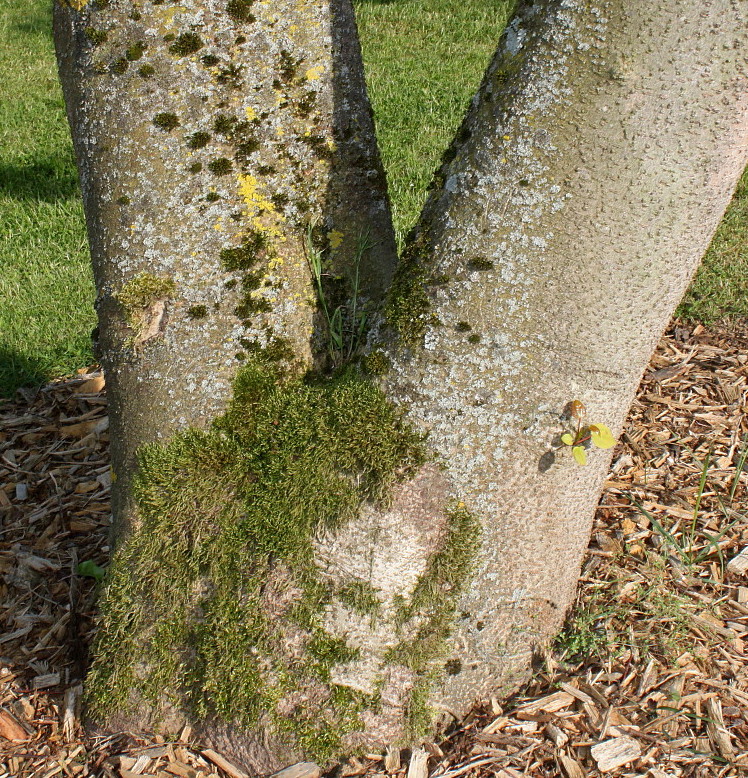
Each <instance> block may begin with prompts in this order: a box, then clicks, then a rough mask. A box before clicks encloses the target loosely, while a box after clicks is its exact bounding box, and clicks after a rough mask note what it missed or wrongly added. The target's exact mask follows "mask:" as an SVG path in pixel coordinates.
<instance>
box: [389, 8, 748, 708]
mask: <svg viewBox="0 0 748 778" xmlns="http://www.w3.org/2000/svg"><path fill="white" fill-rule="evenodd" d="M747 51H748V7H747V6H746V4H745V3H741V2H737V1H736V0H725V1H724V2H723V1H722V0H719V1H716V2H685V1H681V2H672V3H660V2H654V1H653V2H646V1H644V0H642V1H640V2H635V3H631V2H581V1H579V2H578V1H577V0H563V1H562V2H542V3H529V4H525V5H524V6H522V7H521V8H520V9H519V11H518V13H517V15H516V17H515V19H514V20H513V22H512V23H511V24H510V25H509V27H508V29H507V31H506V32H505V35H504V38H503V41H502V44H501V47H500V50H499V52H498V55H497V57H496V58H495V60H494V62H493V63H492V65H491V66H490V68H489V70H488V72H487V75H486V77H485V80H484V82H483V84H482V87H481V89H480V91H479V93H478V95H477V96H476V98H475V99H474V101H473V104H472V108H471V110H470V112H469V115H468V117H467V119H466V121H465V123H464V125H463V127H462V129H461V130H460V132H459V134H458V137H457V140H456V142H455V143H454V145H453V147H452V148H451V150H450V153H449V156H451V157H453V159H452V160H451V161H449V162H448V163H447V164H445V165H444V167H443V168H442V170H441V173H440V177H439V179H438V181H437V185H438V189H437V190H436V191H434V192H433V193H432V195H431V198H430V200H429V202H428V204H427V206H426V208H425V211H424V216H423V219H422V221H421V224H420V226H419V228H418V231H417V233H416V234H415V235H414V236H413V237H412V240H411V243H410V245H409V246H408V247H407V248H406V252H405V261H404V263H403V265H402V267H401V269H400V271H399V275H398V278H396V282H395V283H396V289H398V290H399V291H398V295H399V296H396V306H395V311H394V312H395V320H396V322H397V323H398V324H399V326H400V342H401V344H402V341H403V340H405V341H407V340H408V339H409V337H410V340H411V341H412V345H411V347H410V348H403V347H402V345H395V346H393V347H391V348H390V349H389V355H390V358H391V360H392V363H393V367H392V370H391V371H390V373H389V375H388V376H387V378H386V380H385V385H386V389H387V391H388V394H389V396H390V397H395V398H397V400H398V402H399V403H401V404H402V406H403V407H405V408H407V409H408V418H409V419H411V420H412V421H413V422H414V423H416V424H417V425H418V426H419V428H421V429H423V430H424V431H428V433H429V443H430V444H431V446H433V447H434V449H435V450H436V451H438V453H439V455H440V456H441V458H442V460H443V462H444V463H445V464H446V467H447V472H448V474H449V477H450V479H451V481H452V483H453V484H454V485H455V489H456V490H459V493H460V496H461V498H462V499H463V500H465V502H466V503H467V504H468V506H469V508H470V509H471V510H474V511H476V512H477V513H478V514H479V515H480V516H481V517H482V518H483V536H482V550H481V554H480V560H479V565H478V568H477V571H476V574H475V577H474V580H473V583H472V585H471V586H470V588H469V591H467V592H466V593H465V594H464V596H463V597H462V599H461V600H460V604H459V612H460V614H461V618H460V619H458V620H457V622H456V627H455V630H454V632H453V634H452V636H451V638H450V645H451V650H450V652H449V653H448V654H447V655H446V657H445V658H446V659H447V660H453V661H455V662H456V661H458V660H459V662H460V663H461V672H459V673H455V674H453V675H447V676H446V677H445V679H444V682H443V683H442V684H441V685H440V686H439V687H438V688H436V689H435V692H434V697H433V699H434V700H435V701H438V702H440V703H441V704H446V706H447V707H448V708H450V709H452V710H454V711H458V712H464V711H465V710H466V709H467V706H469V704H470V700H471V699H474V698H475V697H482V696H486V695H488V694H492V693H495V692H496V691H497V689H501V688H509V687H511V686H512V685H514V684H515V683H516V681H517V679H518V678H521V677H522V676H523V675H524V674H525V673H526V672H527V670H528V667H529V663H530V659H531V654H532V652H533V650H534V649H535V648H536V647H537V646H540V645H542V644H543V642H544V641H546V640H547V638H548V635H550V634H552V633H553V632H554V631H556V630H557V629H558V628H559V627H560V625H561V623H562V619H563V618H564V615H565V612H566V610H567V608H568V606H569V604H570V603H571V602H572V599H573V593H574V588H575V582H576V579H577V576H578V571H579V565H580V561H581V555H582V553H583V549H584V548H586V544H587V540H588V534H589V530H590V522H591V519H592V514H593V510H594V507H595V504H596V502H597V497H598V494H599V489H600V487H601V484H602V480H603V478H604V475H605V472H606V469H607V466H608V463H609V457H608V456H606V454H605V453H604V452H597V453H593V454H591V456H590V463H589V464H588V465H587V466H586V467H579V466H577V465H576V464H575V463H574V462H573V461H572V459H571V457H570V456H568V452H567V455H566V456H564V455H563V454H562V455H554V450H553V449H554V443H558V435H559V433H560V432H562V430H563V425H562V424H560V419H561V416H562V414H563V410H564V407H565V406H566V405H567V403H569V402H570V401H572V400H575V399H579V400H581V401H583V402H584V404H585V405H586V406H587V409H588V420H589V421H590V422H602V423H605V424H607V425H609V426H610V427H612V428H613V429H614V430H617V429H620V427H621V424H622V422H623V419H624V417H625V413H626V411H627V409H628V407H629V404H630V402H631V399H632V397H633V394H634V391H635V389H636V386H637V384H638V382H639V380H640V377H641V373H642V371H643V369H644V367H645V366H646V363H647V360H648V358H649V356H650V354H651V352H652V350H653V348H654V346H655V344H656V342H657V339H658V338H659V336H660V334H661V332H662V331H663V329H664V327H665V326H666V323H667V321H668V319H669V317H670V316H671V315H672V312H673V310H674V308H675V305H676V304H677V303H678V301H679V300H680V298H681V296H682V295H683V293H684V291H685V289H686V286H687V284H688V282H689V280H690V278H691V276H692V274H693V273H694V271H695V269H696V267H697V265H698V263H699V260H700V259H701V257H702V255H703V253H704V251H705V249H706V247H707V246H708V243H709V240H710V238H711V236H712V234H713V231H714V230H715V228H716V226H717V224H718V223H719V219H720V218H721V216H722V214H723V212H724V209H725V208H726V206H727V203H728V202H729V198H730V196H731V194H732V192H733V189H734V186H735V184H736V182H737V180H738V177H739V175H740V173H741V171H742V170H743V168H744V166H745V164H746V154H747V152H748V143H747V142H748V79H746V72H747V71H746V67H745V65H746V61H747V60H746V52H747ZM413 279H415V281H416V283H415V284H414V282H413ZM421 283H425V284H426V288H427V294H426V295H422V294H419V293H418V289H419V288H420V287H418V286H417V285H416V284H421ZM414 288H415V289H416V291H415V292H414V291H413V289H414ZM408 305H410V309H408V307H407V306H408ZM414 334H415V337H411V336H413V335H414ZM554 460H555V461H554Z"/></svg>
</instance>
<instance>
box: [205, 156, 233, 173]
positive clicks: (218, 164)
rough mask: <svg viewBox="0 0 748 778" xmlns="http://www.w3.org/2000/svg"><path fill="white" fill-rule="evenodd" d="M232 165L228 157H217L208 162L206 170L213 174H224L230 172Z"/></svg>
mask: <svg viewBox="0 0 748 778" xmlns="http://www.w3.org/2000/svg"><path fill="white" fill-rule="evenodd" d="M232 167H233V165H232V164H231V160H230V159H226V157H219V158H218V159H213V160H211V161H210V162H208V170H210V172H211V173H213V175H215V176H225V175H227V174H228V173H230V172H231V169H232Z"/></svg>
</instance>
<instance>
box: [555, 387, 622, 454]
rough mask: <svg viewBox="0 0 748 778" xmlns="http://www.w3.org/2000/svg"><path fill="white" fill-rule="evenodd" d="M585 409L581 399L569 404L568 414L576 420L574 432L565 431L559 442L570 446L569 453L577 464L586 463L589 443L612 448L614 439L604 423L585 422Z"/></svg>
mask: <svg viewBox="0 0 748 778" xmlns="http://www.w3.org/2000/svg"><path fill="white" fill-rule="evenodd" d="M586 411H587V409H586V408H585V407H584V403H582V401H581V400H574V401H573V402H572V403H570V404H569V416H570V417H571V418H572V419H574V420H575V421H576V429H575V430H574V432H565V433H564V434H563V435H562V436H561V443H562V444H563V445H564V446H570V447H571V455H572V456H573V457H574V461H575V462H576V463H577V464H579V465H586V464H587V449H588V448H589V446H590V444H592V445H593V446H596V447H597V448H613V446H615V444H616V439H615V438H614V437H613V433H612V432H611V431H610V429H608V427H606V426H605V424H587V423H586V422H585V414H586Z"/></svg>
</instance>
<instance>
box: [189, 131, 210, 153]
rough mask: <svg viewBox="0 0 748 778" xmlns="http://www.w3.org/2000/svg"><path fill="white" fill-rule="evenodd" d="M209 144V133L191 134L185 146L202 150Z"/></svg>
mask: <svg viewBox="0 0 748 778" xmlns="http://www.w3.org/2000/svg"><path fill="white" fill-rule="evenodd" d="M208 143H210V133H209V132H193V133H192V135H190V139H189V140H188V141H187V146H188V147H189V148H191V149H202V148H204V147H205V146H207V145H208Z"/></svg>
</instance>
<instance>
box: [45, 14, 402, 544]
mask: <svg viewBox="0 0 748 778" xmlns="http://www.w3.org/2000/svg"><path fill="white" fill-rule="evenodd" d="M333 19H334V20H335V24H333V23H332V22H333ZM55 31H56V45H57V51H58V60H59V65H60V75H61V80H62V84H63V89H64V93H65V98H66V104H67V108H68V115H69V119H70V124H71V128H72V134H73V140H74V144H75V149H76V154H77V158H78V162H79V168H80V173H81V184H82V188H83V197H84V204H85V211H86V220H87V224H88V233H89V237H90V242H91V251H92V258H93V264H94V274H95V279H96V285H97V289H98V299H97V308H98V312H99V319H100V328H99V329H100V335H99V345H100V351H101V356H102V362H103V364H104V367H105V369H106V372H107V382H108V386H109V387H110V397H111V402H112V413H111V417H112V425H113V426H112V430H113V434H112V458H113V465H114V473H115V476H116V478H117V480H116V482H115V485H114V501H115V509H114V513H115V522H116V524H117V532H118V533H119V532H124V531H125V527H126V525H127V523H128V521H129V518H128V517H129V515H130V511H131V507H130V506H129V494H130V476H131V474H132V472H133V471H134V467H135V452H136V450H137V448H138V447H139V446H141V445H142V444H143V443H145V442H149V441H152V440H160V439H162V440H165V439H167V438H168V437H169V436H170V435H171V434H172V433H173V432H174V431H175V430H177V429H181V428H184V427H187V426H189V425H196V426H204V425H205V424H206V423H208V422H209V421H210V420H211V419H213V418H214V417H215V416H216V414H217V413H218V412H220V411H221V410H222V409H223V408H224V407H225V406H226V403H227V400H228V398H229V397H230V386H231V380H232V378H233V376H234V375H235V373H236V370H237V368H238V366H239V365H240V364H241V361H242V359H244V358H245V357H246V356H247V354H251V353H255V352H256V351H257V350H258V349H263V348H266V347H268V346H271V347H275V351H276V355H278V356H283V357H284V358H285V359H286V360H287V361H293V362H295V363H296V364H297V367H299V368H300V369H302V368H303V367H304V366H306V365H308V364H310V363H311V361H312V359H313V350H314V346H313V343H312V341H313V329H314V326H315V322H314V316H315V313H314V311H315V307H316V301H315V296H314V289H313V287H312V284H311V281H310V274H309V268H308V264H307V257H306V247H305V242H306V241H307V235H308V233H310V232H311V233H313V237H314V241H315V243H316V245H317V248H318V249H319V250H320V251H322V252H323V253H324V254H325V256H326V258H327V259H329V260H330V261H331V262H332V264H333V265H334V267H335V270H336V272H337V273H339V274H341V275H342V276H345V275H346V274H350V273H352V272H353V269H352V260H353V257H354V256H355V253H356V251H357V247H358V246H359V244H360V242H361V240H362V239H363V237H364V233H365V232H368V234H369V236H370V239H369V241H368V243H369V244H370V245H371V248H370V249H369V250H368V251H367V252H366V254H365V256H364V257H363V260H362V262H361V263H360V264H361V274H362V277H363V279H364V281H365V282H366V284H367V300H366V301H365V302H367V303H368V305H369V306H371V307H372V308H375V307H376V306H377V304H378V302H379V300H380V299H381V296H382V294H383V291H384V289H385V287H386V285H387V282H388V281H389V278H390V276H391V273H392V268H393V265H394V260H395V249H394V238H393V233H392V228H391V225H390V218H389V209H388V203H387V197H386V190H385V184H384V176H383V173H382V170H381V165H380V162H379V157H378V152H377V148H376V144H375V141H374V132H373V125H372V121H371V116H370V108H369V105H368V101H367V98H366V92H365V89H364V85H363V72H362V67H361V61H360V52H359V48H358V42H357V39H356V35H355V23H354V20H353V12H352V9H351V7H350V4H349V3H348V2H347V0H335V2H333V3H332V4H328V3H315V2H311V1H310V0H288V2H282V3H272V4H270V3H263V2H256V3H255V2H253V0H200V1H198V0H184V1H183V2H179V3H176V2H156V1H155V0H154V1H152V0H148V2H144V3H135V2H131V1H130V0H106V2H104V1H103V0H94V2H91V3H84V2H74V3H70V2H65V0H60V2H57V3H56V5H55ZM330 236H332V237H330ZM159 279H160V280H161V281H163V282H168V283H169V284H171V288H170V291H169V293H168V294H162V295H159V294H153V295H152V296H151V297H150V298H148V297H143V294H142V289H143V288H144V287H149V286H150V287H153V286H154V283H156V285H157V282H158V280H159ZM123 290H124V291H123ZM133 292H136V293H137V294H140V297H139V298H138V297H137V294H136V295H135V297H134V296H133ZM127 300H130V301H131V304H130V307H129V308H128V305H127ZM133 300H135V302H134V303H133V302H132V301H133ZM133 305H134V306H135V307H134V308H133Z"/></svg>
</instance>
